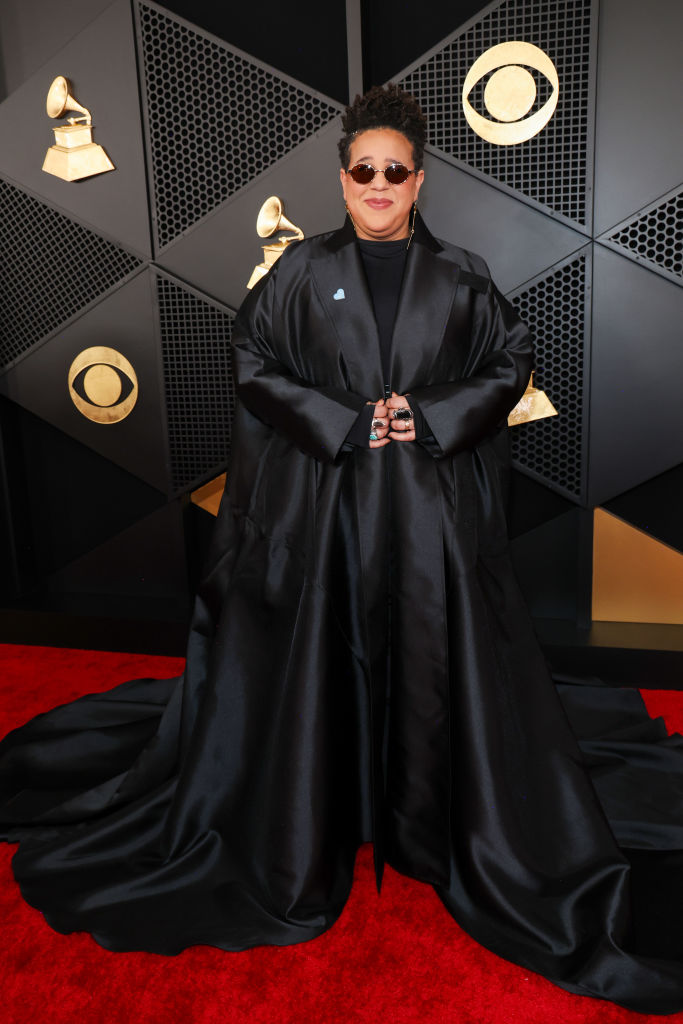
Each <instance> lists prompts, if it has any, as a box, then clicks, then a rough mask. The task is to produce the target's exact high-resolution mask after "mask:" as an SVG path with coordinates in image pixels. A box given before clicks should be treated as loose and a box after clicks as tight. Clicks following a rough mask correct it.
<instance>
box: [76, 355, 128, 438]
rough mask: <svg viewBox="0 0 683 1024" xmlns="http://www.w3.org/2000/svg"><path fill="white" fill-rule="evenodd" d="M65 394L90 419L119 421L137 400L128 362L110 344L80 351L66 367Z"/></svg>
mask: <svg viewBox="0 0 683 1024" xmlns="http://www.w3.org/2000/svg"><path fill="white" fill-rule="evenodd" d="M68 383H69V395H70V396H71V401H72V402H73V403H74V405H75V406H76V408H77V409H78V411H79V412H80V413H82V414H83V416H85V417H86V419H89V420H92V421H93V423H119V422H120V421H121V420H124V419H125V418H126V416H128V414H129V413H130V412H131V411H132V409H133V407H134V405H135V403H136V402H137V400H138V378H137V374H136V373H135V370H134V369H133V367H132V365H131V364H130V363H129V361H128V360H127V359H126V357H125V356H123V355H121V353H120V352H117V351H116V349H114V348H104V347H103V346H99V345H98V346H95V347H93V348H86V349H84V350H83V351H82V352H80V353H79V354H78V355H77V356H76V358H75V359H74V361H73V363H72V364H71V366H70V367H69V374H68Z"/></svg>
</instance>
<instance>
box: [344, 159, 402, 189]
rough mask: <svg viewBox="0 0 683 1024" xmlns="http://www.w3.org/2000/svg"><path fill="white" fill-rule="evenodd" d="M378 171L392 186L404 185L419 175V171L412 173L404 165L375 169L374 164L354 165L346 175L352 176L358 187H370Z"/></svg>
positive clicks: (391, 165) (390, 165)
mask: <svg viewBox="0 0 683 1024" xmlns="http://www.w3.org/2000/svg"><path fill="white" fill-rule="evenodd" d="M378 171H381V172H382V174H383V175H384V178H385V181H388V182H389V184H390V185H402V184H403V182H404V181H407V180H408V177H409V176H410V175H411V174H417V171H415V170H412V171H411V170H409V169H408V168H407V167H404V165H403V164H389V166H388V167H373V166H372V164H354V166H353V167H350V168H349V170H348V171H347V172H346V173H347V174H350V175H351V177H352V178H353V180H354V181H355V182H356V184H357V185H369V184H370V182H371V181H372V179H373V178H374V177H375V175H376V174H377V172H378Z"/></svg>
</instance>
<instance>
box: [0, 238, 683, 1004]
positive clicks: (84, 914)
mask: <svg viewBox="0 0 683 1024" xmlns="http://www.w3.org/2000/svg"><path fill="white" fill-rule="evenodd" d="M233 344H234V361H235V371H236V376H237V380H238V392H239V397H240V404H239V409H238V413H237V420H236V424H235V434H234V446H233V447H234V453H233V457H232V462H231V467H230V471H229V474H228V479H229V484H228V488H227V490H226V494H225V495H224V498H223V501H222V504H221V510H220V514H219V519H218V523H217V527H216V533H215V537H214V542H213V550H212V554H211V559H210V568H209V571H208V573H207V575H206V577H205V579H204V582H203V584H202V586H201V588H200V591H199V594H198V597H197V603H196V609H195V615H194V621H193V627H192V632H191V635H190V640H189V647H188V661H187V669H186V673H185V675H184V677H182V678H181V679H179V680H170V681H166V682H154V681H149V680H146V681H145V680H143V681H135V682H132V683H127V684H124V686H122V687H117V688H116V689H115V690H112V691H110V692H109V693H106V694H101V695H94V696H92V697H88V698H84V699H82V700H80V701H77V702H75V703H73V704H71V705H67V706H65V707H63V708H59V709H55V710H54V711H52V712H49V713H48V714H46V715H44V716H39V717H38V718H37V719H34V720H33V721H32V722H30V723H28V724H27V725H26V726H24V727H23V728H22V729H19V730H16V731H15V732H14V733H12V734H10V736H9V737H8V738H7V739H6V740H5V741H4V742H3V744H2V745H1V746H0V780H2V792H3V795H4V803H3V804H2V808H1V809H0V821H1V822H2V823H3V833H4V835H5V836H6V837H7V838H9V839H21V840H22V842H21V846H20V848H19V852H18V854H17V856H16V857H15V861H14V866H15V873H16V876H17V878H18V880H19V882H20V884H21V886H22V891H23V892H24V895H25V896H26V898H27V899H28V900H29V901H30V902H31V903H33V904H35V905H36V906H38V907H40V909H42V910H43V911H44V913H45V914H46V917H47V919H48V920H49V922H50V923H51V924H52V925H53V927H55V928H57V929H58V930H61V931H65V932H68V931H72V930H76V929H86V930H89V931H91V932H92V933H93V935H94V937H95V938H96V939H97V941H98V942H100V943H102V944H103V945H105V946H107V947H109V948H112V949H146V950H151V951H155V952H161V953H175V952H178V951H179V950H181V949H183V948H185V947H186V946H188V945H191V944H197V943H208V944H213V945H216V946H220V947H222V948H225V949H243V948H245V947H248V946H252V945H255V944H261V943H275V944H288V943H294V942H300V941H304V940H305V939H309V938H313V937H315V936H316V935H319V934H320V933H321V932H322V931H324V930H325V929H326V928H328V927H329V926H330V925H331V924H332V923H333V922H334V920H335V919H336V918H337V916H338V915H339V913H340V912H341V909H342V907H343V905H344V902H345V900H346V898H347V896H348V892H349V889H350V886H351V880H352V872H353V862H354V855H355V851H356V849H357V847H358V845H359V844H360V843H361V842H363V841H366V840H370V839H371V840H372V841H373V842H374V849H375V864H376V872H377V882H378V886H379V884H380V881H381V874H382V866H383V864H384V863H385V861H388V862H389V863H391V864H392V865H393V866H394V867H396V868H397V869H398V870H400V871H402V872H405V873H407V874H410V875H412V876H414V877H416V878H419V879H422V880H424V881H426V882H429V883H431V884H433V885H434V886H435V888H436V891H437V893H438V894H439V896H440V897H441V899H442V900H443V902H444V904H445V905H446V907H447V908H448V909H449V911H450V912H451V913H452V914H453V916H454V917H455V918H456V919H457V920H458V921H459V922H460V924H462V925H463V926H464V927H465V928H466V929H467V930H468V931H469V932H470V933H471V934H472V935H473V936H474V937H475V938H476V939H477V940H479V941H480V942H482V943H483V944H484V945H486V946H488V947H489V948H490V949H492V950H494V951H495V952H497V953H499V954H501V955H502V956H504V957H507V958H508V959H510V960H513V961H515V962H517V963H521V964H523V965H525V966H527V967H529V968H531V969H533V970H536V971H540V972H541V973H543V974H545V975H547V976H548V977H549V978H551V979H552V980H554V981H556V982H558V983H559V984H561V985H562V986H563V987H565V988H568V989H570V990H571V991H575V992H580V993H582V994H593V995H598V996H603V997H605V998H610V999H613V1000H615V1001H617V1002H620V1003H623V1004H624V1005H627V1006H630V1007H632V1008H634V1009H646V1010H648V1011H651V1012H662V1013H665V1012H671V1011H672V1010H674V1009H680V1008H683V973H682V971H681V967H680V964H678V963H675V962H673V961H672V960H668V959H664V958H662V957H660V958H655V957H649V956H647V955H645V953H647V951H643V949H637V948H636V945H637V942H638V939H637V935H636V932H635V930H634V927H633V920H632V913H631V899H630V893H629V884H630V882H629V879H630V870H631V869H630V866H629V863H628V861H627V859H626V857H625V856H624V854H623V853H622V852H621V851H620V849H619V848H618V846H617V844H616V841H615V838H614V835H613V833H612V831H611V829H610V826H609V824H608V822H607V820H606V817H605V812H604V810H603V807H602V805H601V803H600V801H599V800H598V797H597V795H596V791H595V789H594V787H593V785H592V783H591V781H590V777H589V774H588V772H587V769H586V765H585V762H584V758H583V756H582V754H581V752H580V751H579V748H578V747H577V744H576V740H575V738H574V734H573V733H572V731H571V729H570V728H569V726H568V723H567V719H566V717H565V714H564V711H563V710H562V706H561V704H560V701H559V699H558V696H557V693H556V691H555V688H554V686H553V685H552V682H551V681H550V679H549V678H548V676H547V673H546V668H545V665H544V662H543V660H542V658H541V655H540V653H539V651H538V648H537V645H536V642H535V639H534V637H533V634H532V631H531V628H530V624H529V620H528V617H527V614H526V611H525V609H524V607H523V604H522V602H521V599H520V597H519V595H518V592H517V588H516V584H515V581H514V578H513V575H512V572H511V568H510V563H509V559H508V554H507V549H506V529H505V522H504V513H503V492H504V482H505V473H506V466H507V461H506V443H507V440H506V439H507V430H506V426H505V420H506V415H507V413H508V411H509V410H510V409H511V408H512V406H513V405H514V404H515V403H516V401H517V400H518V398H519V397H520V395H521V393H522V392H523V390H524V387H525V385H526V382H527V380H528V377H529V371H530V365H531V355H530V342H529V336H528V332H527V330H526V328H525V327H524V326H523V325H522V324H521V322H520V321H519V320H518V318H517V317H516V315H515V314H514V311H513V310H512V308H511V306H510V305H509V303H507V302H506V300H505V299H504V298H503V297H502V296H501V295H500V294H499V293H498V292H497V290H496V289H495V287H494V286H493V284H492V283H491V280H490V278H489V275H488V271H487V269H486V266H485V264H484V263H483V261H481V260H480V259H479V258H478V257H476V256H473V255H472V254H469V253H466V252H464V251H463V250H461V249H458V248H456V247H454V246H451V245H448V244H446V243H442V242H438V241H436V240H435V239H434V238H433V237H432V236H431V235H430V234H429V232H428V231H427V230H426V228H425V227H424V225H423V224H422V222H421V221H420V220H419V219H418V222H417V227H416V232H415V236H414V239H413V242H412V244H411V248H410V251H409V253H408V257H407V263H406V271H405V276H404V281H403V286H402V291H401V297H400V303H399V308H398V313H397V319H396V327H395V332H394V338H393V346H392V363H391V380H390V382H389V383H390V385H391V387H392V389H393V390H394V391H396V392H398V393H399V394H400V393H410V394H411V395H413V396H414V397H415V398H416V399H417V401H418V402H419V405H420V408H421V409H422V412H423V413H424V416H425V418H426V421H427V423H428V425H429V428H430V430H431V431H432V438H431V439H430V440H429V441H426V442H424V443H422V444H418V443H398V442H394V443H392V444H390V445H388V446H386V447H385V448H382V449H377V450H370V449H359V448H353V447H352V446H350V445H348V444H346V443H345V438H346V435H347V434H348V432H349V430H350V428H351V426H352V425H353V423H354V421H355V419H356V416H357V414H358V412H359V411H360V410H361V409H362V408H363V406H364V404H365V403H366V402H367V401H374V400H376V399H377V398H379V397H380V396H381V395H382V392H383V385H384V384H385V383H386V382H385V381H383V380H382V371H381V365H380V354H379V344H378V338H377V330H376V326H375V321H374V317H373V312H372V305H371V300H370V297H369V295H368V291H367V286H366V284H365V278H364V274H363V269H362V264H361V257H360V253H359V251H358V247H357V245H356V243H355V236H354V233H353V230H352V228H351V226H350V224H349V223H348V222H347V224H346V225H345V227H344V228H343V229H342V230H341V231H339V232H335V233H333V234H330V235H326V236H319V237H317V238H312V239H308V240H306V241H304V242H301V243H299V244H296V245H292V246H291V247H290V248H289V249H288V250H287V252H286V253H285V254H284V256H283V257H282V258H281V259H280V261H279V262H278V264H277V265H276V267H275V268H274V270H272V271H271V272H270V273H269V275H268V276H267V277H266V278H265V279H264V280H263V281H262V282H261V283H260V284H259V285H258V286H257V287H256V288H255V289H254V291H253V292H252V294H251V295H250V296H249V297H248V299H247V300H246V301H245V303H244V305H243V306H242V309H241V310H240V313H239V316H238V319H237V321H236V324H235V330H234V338H233ZM624 832H625V835H626V842H627V843H628V842H629V835H630V833H631V832H632V833H638V828H633V829H631V830H630V832H629V828H628V827H626V828H625V829H624ZM639 835H640V838H638V836H636V838H635V839H634V841H633V844H634V845H635V846H639V845H640V846H643V845H645V846H648V844H649V839H646V840H645V842H643V841H642V831H641V833H640V834H639ZM631 838H633V837H632V836H631Z"/></svg>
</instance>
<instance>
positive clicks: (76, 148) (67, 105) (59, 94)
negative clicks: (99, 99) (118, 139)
mask: <svg viewBox="0 0 683 1024" xmlns="http://www.w3.org/2000/svg"><path fill="white" fill-rule="evenodd" d="M45 106H46V109H47V113H48V117H62V116H63V114H64V113H65V112H66V111H67V110H80V112H81V115H82V116H81V117H69V118H67V123H66V124H60V125H57V127H56V128H53V129H52V130H53V131H54V133H55V144H54V146H50V148H49V149H48V151H47V153H46V155H45V161H44V163H43V170H44V171H47V173H48V174H54V175H56V177H58V178H63V179H64V181H78V180H79V179H80V178H90V177H92V175H93V174H102V173H103V172H104V171H113V170H114V165H113V163H112V162H111V160H110V159H109V157H108V156H107V154H106V153H105V151H104V150H103V149H102V146H98V145H97V143H96V142H93V140H92V117H91V116H90V111H89V110H86V108H85V107H82V106H81V105H80V103H77V102H76V100H75V99H74V98H73V96H71V95H70V93H69V83H68V81H67V79H66V78H64V76H63V75H58V76H57V78H55V80H54V82H53V83H52V85H51V86H50V91H49V92H48V94H47V103H46V105H45Z"/></svg>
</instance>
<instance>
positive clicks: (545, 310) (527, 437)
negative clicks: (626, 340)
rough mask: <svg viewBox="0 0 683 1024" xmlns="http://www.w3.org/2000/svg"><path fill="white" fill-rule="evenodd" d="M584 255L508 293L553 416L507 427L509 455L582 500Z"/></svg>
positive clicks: (552, 485)
mask: <svg viewBox="0 0 683 1024" xmlns="http://www.w3.org/2000/svg"><path fill="white" fill-rule="evenodd" d="M587 259H588V257H587V255H585V254H582V255H580V256H578V257H576V258H574V259H572V260H570V261H569V262H567V263H566V264H565V265H564V266H562V267H560V268H558V269H557V270H555V271H553V272H552V273H550V274H548V276H547V277H544V278H542V279H541V280H538V281H536V282H534V283H533V284H532V285H531V286H530V287H527V288H523V289H521V290H520V291H518V292H515V293H514V294H513V295H511V296H510V300H511V301H512V303H513V304H514V306H515V308H516V309H517V311H518V312H519V314H520V316H521V317H522V319H523V320H524V321H525V322H526V323H527V324H528V325H529V327H530V328H531V331H532V333H533V335H534V348H535V367H536V368H535V372H534V384H535V385H536V387H539V388H542V389H543V391H545V392H546V394H547V395H548V398H549V399H550V401H551V402H552V403H553V405H554V406H555V408H556V409H557V411H558V415H557V416H553V417H549V418H548V419H543V420H535V421H534V422H532V423H524V424H521V425H520V426H516V427H511V428H510V436H511V441H512V456H513V459H514V460H515V463H516V465H517V466H519V467H523V468H525V469H527V470H530V471H531V472H532V473H534V474H535V475H537V476H538V477H539V478H540V479H542V480H544V481H545V482H546V483H547V484H548V485H549V486H551V487H553V488H554V489H555V490H557V491H559V492H560V493H563V494H566V495H568V496H571V497H573V498H575V499H581V497H582V495H583V492H584V489H585V473H584V467H583V462H584V458H583V411H584V350H585V344H586V274H587V268H586V263H587Z"/></svg>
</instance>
